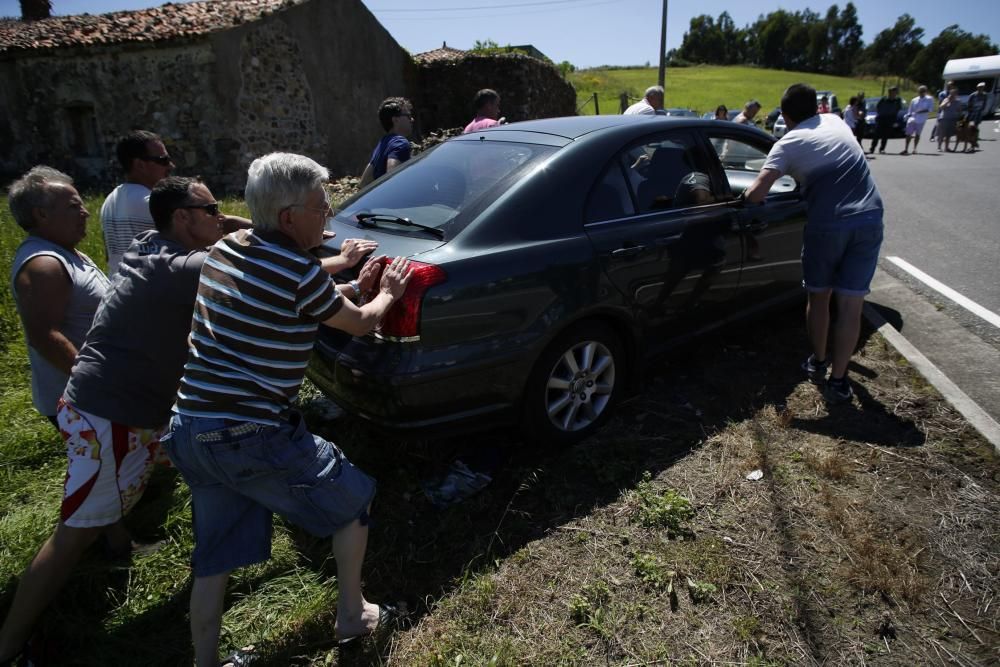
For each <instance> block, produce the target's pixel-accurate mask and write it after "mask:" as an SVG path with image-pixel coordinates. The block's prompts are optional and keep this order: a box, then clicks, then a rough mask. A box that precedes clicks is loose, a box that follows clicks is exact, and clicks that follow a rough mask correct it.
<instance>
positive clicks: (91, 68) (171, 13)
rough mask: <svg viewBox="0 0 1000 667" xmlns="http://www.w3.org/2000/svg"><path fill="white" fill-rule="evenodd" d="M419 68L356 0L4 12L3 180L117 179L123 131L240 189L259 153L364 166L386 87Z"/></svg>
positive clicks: (392, 89) (0, 92)
mask: <svg viewBox="0 0 1000 667" xmlns="http://www.w3.org/2000/svg"><path fill="white" fill-rule="evenodd" d="M416 77H417V68H416V66H415V64H414V63H413V60H412V59H411V58H410V56H409V54H408V53H406V51H405V50H403V49H402V48H401V47H400V46H399V45H398V44H397V43H396V41H395V40H394V39H393V38H392V37H391V36H390V35H389V33H388V32H387V31H386V30H385V29H384V28H383V27H382V25H381V24H379V22H378V21H377V20H376V19H375V17H374V16H373V15H372V14H371V13H370V12H369V11H368V9H367V8H366V7H365V6H364V5H363V4H362V3H361V2H360V0H336V1H335V2H332V1H328V0H208V1H202V2H192V3H188V4H166V5H163V6H162V7H157V8H153V9H146V10H139V11H130V12H116V13H112V14H104V15H100V16H90V15H86V14H84V15H81V16H66V17H52V18H47V19H43V20H39V21H30V22H22V21H12V20H5V21H0V182H4V181H6V180H9V178H10V177H11V176H12V175H16V174H18V173H21V172H23V171H24V170H25V169H27V168H28V167H30V166H31V165H33V164H38V163H45V164H50V165H52V166H55V167H58V168H62V169H65V170H66V171H67V172H69V173H71V174H73V175H74V176H75V177H77V179H78V181H79V182H80V183H82V184H83V185H84V186H88V187H97V186H102V187H103V186H107V185H109V184H110V183H112V182H114V181H115V180H117V179H118V178H120V173H117V172H118V171H119V170H118V166H117V164H115V159H114V146H115V142H116V140H117V137H119V136H120V135H121V134H122V133H123V132H125V131H127V130H129V129H132V128H143V129H149V130H152V131H154V132H157V133H159V134H160V135H162V136H163V137H164V139H165V141H166V144H167V147H168V148H169V150H170V151H171V153H172V155H174V156H175V158H176V161H177V164H178V171H179V173H185V174H191V173H199V174H201V175H202V177H203V178H205V180H206V181H207V182H208V183H209V184H210V185H211V186H212V187H213V188H218V189H219V190H220V191H237V190H240V189H242V187H243V184H244V182H245V176H246V167H247V166H248V164H249V163H250V161H251V160H252V159H253V158H255V157H257V156H259V155H261V154H263V153H267V152H270V151H274V150H287V151H293V152H299V153H304V154H307V155H310V156H312V157H314V158H315V159H316V160H318V161H319V162H321V163H323V164H325V165H327V166H328V167H330V169H331V171H333V172H334V173H338V174H341V173H358V172H360V170H361V168H362V167H363V165H364V160H365V157H366V155H367V153H368V152H369V151H370V150H371V146H372V145H374V143H375V142H376V141H377V140H378V138H379V137H380V136H381V134H382V130H381V128H380V127H379V125H378V121H377V118H376V117H375V113H376V111H377V109H378V105H379V103H380V102H381V101H382V99H383V98H384V97H386V96H388V95H393V94H395V95H412V94H413V91H414V88H415V85H416Z"/></svg>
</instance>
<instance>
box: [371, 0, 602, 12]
mask: <svg viewBox="0 0 1000 667" xmlns="http://www.w3.org/2000/svg"><path fill="white" fill-rule="evenodd" d="M581 2H586V0H539V1H538V2H516V3H511V4H505V5H478V6H476V7H469V6H467V5H466V6H464V7H424V8H418V9H414V8H412V7H408V8H406V9H392V8H386V9H372V10H371V11H372V13H374V14H381V13H384V12H412V13H416V12H421V13H425V12H475V11H479V10H482V9H515V8H518V7H538V6H541V5H567V4H580V3H581Z"/></svg>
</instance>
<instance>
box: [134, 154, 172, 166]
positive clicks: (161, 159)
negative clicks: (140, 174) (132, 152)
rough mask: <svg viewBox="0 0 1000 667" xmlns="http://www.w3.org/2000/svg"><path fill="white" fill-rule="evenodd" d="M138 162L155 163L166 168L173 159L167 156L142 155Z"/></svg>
mask: <svg viewBox="0 0 1000 667" xmlns="http://www.w3.org/2000/svg"><path fill="white" fill-rule="evenodd" d="M139 159H140V160H145V161H146V162H155V163H156V164H159V165H163V166H164V167H166V166H167V165H169V164H170V163H172V162H173V159H172V158H171V157H170V156H169V155H143V156H142V157H141V158H139Z"/></svg>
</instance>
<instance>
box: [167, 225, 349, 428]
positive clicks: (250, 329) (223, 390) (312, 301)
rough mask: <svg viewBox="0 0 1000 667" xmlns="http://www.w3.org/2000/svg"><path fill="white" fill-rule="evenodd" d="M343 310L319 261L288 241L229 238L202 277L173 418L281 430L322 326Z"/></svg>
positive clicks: (257, 234) (242, 234)
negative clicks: (211, 419)
mask: <svg viewBox="0 0 1000 667" xmlns="http://www.w3.org/2000/svg"><path fill="white" fill-rule="evenodd" d="M342 303H343V302H342V301H341V297H340V293H339V292H338V291H337V289H336V287H335V285H334V282H333V279H332V278H331V276H330V275H329V274H328V273H327V272H326V271H324V270H323V268H322V267H321V266H320V263H319V260H318V259H317V258H316V257H314V256H313V255H311V254H309V253H308V252H305V251H303V250H301V249H300V248H298V246H297V245H296V244H295V243H294V242H293V241H292V240H291V239H290V238H288V237H287V236H285V235H284V234H282V233H280V232H261V231H253V230H240V231H238V232H235V233H233V234H229V235H228V236H226V237H225V238H223V239H222V240H221V241H219V242H218V243H216V244H215V246H214V247H213V248H212V250H211V251H210V252H209V254H208V258H207V259H206V260H205V265H204V266H203V267H202V270H201V278H200V281H199V285H198V297H197V299H196V300H195V308H194V316H193V318H192V322H191V339H190V342H191V345H190V351H189V352H188V361H187V364H185V366H184V376H183V378H181V384H180V389H179V390H178V392H177V403H176V405H175V406H174V409H175V411H177V412H179V413H180V414H182V415H188V416H191V417H221V418H224V419H233V420H237V421H250V422H257V423H260V424H269V425H272V426H277V425H279V424H280V422H281V420H282V417H283V415H284V413H285V412H286V411H287V409H288V406H289V403H290V401H291V400H292V399H293V398H294V397H295V395H296V394H298V391H299V387H300V386H301V384H302V379H303V378H304V377H305V372H306V364H307V363H308V361H309V355H310V353H311V352H312V347H313V341H314V340H315V338H316V329H317V327H318V326H319V322H322V321H324V320H326V319H328V318H329V317H331V316H332V315H334V314H335V313H336V312H337V311H338V310H339V309H340V307H341V305H342Z"/></svg>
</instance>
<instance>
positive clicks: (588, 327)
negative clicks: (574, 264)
mask: <svg viewBox="0 0 1000 667" xmlns="http://www.w3.org/2000/svg"><path fill="white" fill-rule="evenodd" d="M624 386H625V357H624V353H623V350H622V345H621V341H620V340H619V338H618V336H617V335H616V334H615V332H614V331H613V330H612V329H611V328H610V327H608V326H607V325H604V324H601V323H597V322H590V323H585V324H583V325H580V326H577V327H574V328H573V330H571V331H567V332H566V333H564V334H563V335H562V336H560V337H559V338H557V339H556V340H555V341H553V342H552V344H551V345H549V347H548V348H546V350H545V352H544V353H542V356H541V357H539V359H538V362H537V363H536V364H535V368H534V369H533V370H532V373H531V377H530V378H529V380H528V385H527V390H526V392H525V397H524V398H525V405H524V422H523V426H524V430H525V432H526V433H527V435H528V436H529V437H530V438H531V439H533V440H536V441H540V442H551V443H555V444H558V443H570V442H575V441H577V440H580V439H582V438H585V437H587V436H588V435H590V434H591V433H593V432H594V431H596V430H597V429H598V428H600V426H601V424H603V423H604V422H605V421H606V420H607V418H608V416H609V415H610V413H611V410H612V408H613V406H614V404H615V403H616V402H617V400H618V396H619V395H620V394H621V392H622V391H623V388H624Z"/></svg>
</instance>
